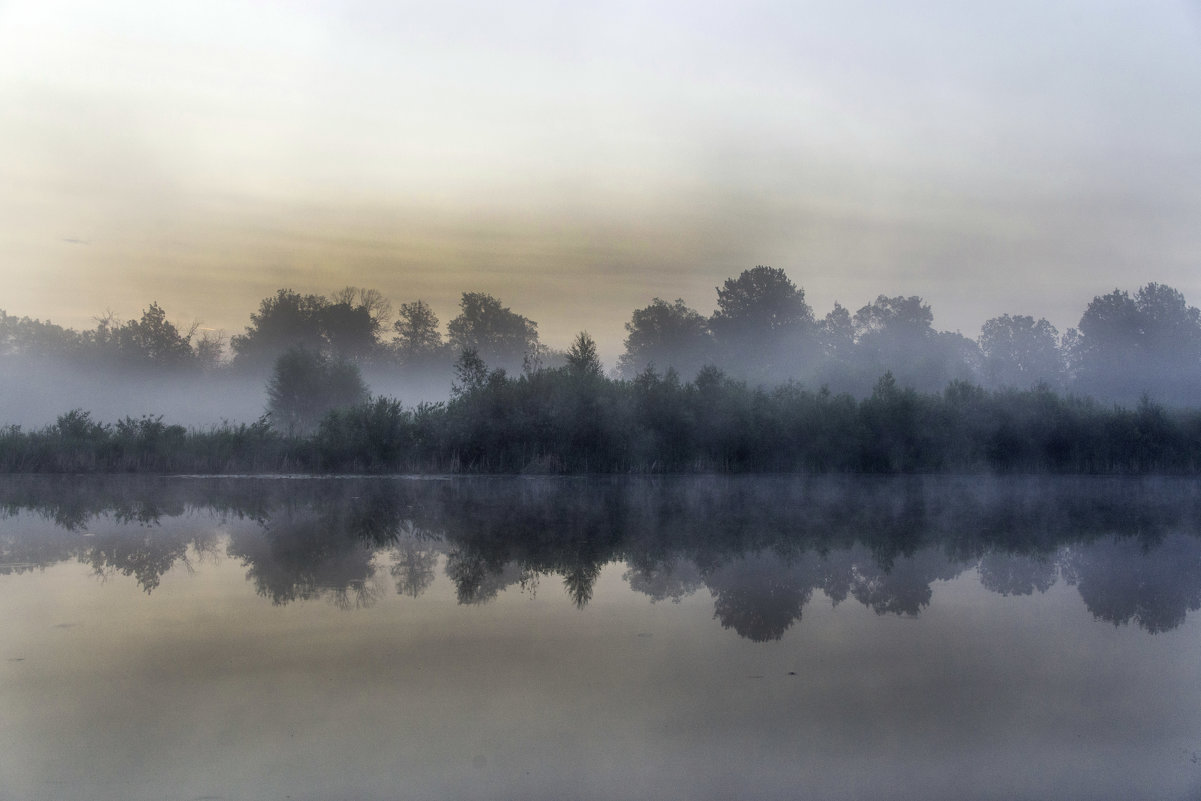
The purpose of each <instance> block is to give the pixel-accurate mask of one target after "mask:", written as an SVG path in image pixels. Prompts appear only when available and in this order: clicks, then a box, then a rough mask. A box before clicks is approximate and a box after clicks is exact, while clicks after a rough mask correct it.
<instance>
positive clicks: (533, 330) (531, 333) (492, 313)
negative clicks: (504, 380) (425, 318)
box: [447, 292, 538, 371]
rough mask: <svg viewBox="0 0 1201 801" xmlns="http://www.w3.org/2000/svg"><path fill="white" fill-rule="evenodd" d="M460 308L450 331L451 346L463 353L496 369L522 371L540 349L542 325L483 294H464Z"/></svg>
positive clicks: (449, 327) (449, 328) (452, 321)
mask: <svg viewBox="0 0 1201 801" xmlns="http://www.w3.org/2000/svg"><path fill="white" fill-rule="evenodd" d="M459 307H460V308H461V309H462V311H461V312H460V314H459V315H458V316H457V317H455V318H454V319H453V320H451V321H450V325H449V326H448V327H447V328H448V330H449V332H450V344H451V346H452V347H453V348H454V349H455V350H457V351H459V352H462V351H464V350H474V351H475V352H476V353H477V355H478V356H479V357H480V358H481V359H483V360H484V361H485V362H486V363H487V364H490V365H492V366H493V367H500V368H503V369H505V370H511V371H516V370H519V369H521V367H522V364H523V360H524V358H525V356H526V355H527V354H529V353H531V352H533V351H534V349H535V348H536V347H537V345H538V324H537V323H535V322H533V321H532V320H529V319H527V318H525V317H522V316H521V315H520V314H516V313H514V312H513V311H512V310H511V309H509V308H508V307H507V306H502V305H501V303H500V301H499V300H497V299H496V298H494V297H492V296H491V295H488V294H485V293H483V292H464V293H463V297H462V300H461V301H460V303H459Z"/></svg>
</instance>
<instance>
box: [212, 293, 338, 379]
mask: <svg viewBox="0 0 1201 801" xmlns="http://www.w3.org/2000/svg"><path fill="white" fill-rule="evenodd" d="M326 305H327V301H326V300H325V298H323V297H321V296H320V295H301V294H300V293H299V292H294V291H292V290H291V289H281V290H279V291H278V292H276V293H275V295H274V296H273V297H269V298H264V299H263V300H262V302H260V303H259V310H258V311H257V312H255V313H254V314H251V315H250V325H249V326H247V328H246V333H244V334H235V335H234V336H233V337H231V338H230V345H231V346H232V347H233V350H234V364H235V365H238V366H256V365H266V364H271V363H273V362H274V361H275V360H276V359H278V358H279V357H280V355H281V354H283V353H284V352H285V351H287V350H289V349H290V348H302V349H305V350H308V351H310V352H313V353H317V352H321V351H322V350H323V349H324V346H325V338H324V337H323V336H322V332H321V312H322V311H323V310H324V308H325V306H326Z"/></svg>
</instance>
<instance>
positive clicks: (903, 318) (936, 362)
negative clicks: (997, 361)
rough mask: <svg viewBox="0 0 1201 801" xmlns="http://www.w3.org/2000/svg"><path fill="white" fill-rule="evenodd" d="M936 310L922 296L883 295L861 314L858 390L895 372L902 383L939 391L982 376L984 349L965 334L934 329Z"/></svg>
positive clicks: (858, 324) (854, 369)
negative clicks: (978, 368) (955, 382)
mask: <svg viewBox="0 0 1201 801" xmlns="http://www.w3.org/2000/svg"><path fill="white" fill-rule="evenodd" d="M933 322H934V313H933V312H932V311H931V310H930V307H929V306H928V305H927V304H926V303H924V302H922V299H921V298H920V297H918V296H916V295H912V296H909V297H902V296H896V297H891V298H890V297H886V296H885V295H880V296H879V297H877V298H876V300H875V302H874V303H871V304H869V305H867V306H864V307H863V308H861V309H859V311H857V312H855V316H854V318H853V319H852V323H853V325H854V330H855V350H856V354H855V360H854V363H853V366H852V367H851V368H850V372H851V373H852V374H854V375H855V379H854V383H856V384H857V386H856V387H855V389H856V390H857V391H859V392H862V391H863V389H864V386H863V382H864V381H865V380H868V379H872V378H874V377H878V376H880V375H881V374H882V373H884V372H885V371H888V370H891V371H892V372H893V373H894V374H895V376H896V378H897V380H898V382H900V383H901V384H903V385H905V386H908V387H913V388H915V389H918V390H921V391H923V392H939V391H941V390H942V388H943V387H945V386H946V385H947V384H948V383H950V382H951V381H952V380H956V379H959V380H969V381H975V380H978V379H977V376H976V366H977V364H978V362H979V349H978V347H977V346H976V344H975V343H974V342H973V341H972V340H970V339H968V338H967V337H964V336H963V335H961V334H957V333H950V332H945V331H944V332H939V331H935V330H934V326H933Z"/></svg>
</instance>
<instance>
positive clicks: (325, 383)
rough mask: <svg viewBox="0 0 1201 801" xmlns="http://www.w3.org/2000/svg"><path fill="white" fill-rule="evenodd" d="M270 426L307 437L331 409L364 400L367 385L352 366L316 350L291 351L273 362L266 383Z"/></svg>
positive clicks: (355, 367)
mask: <svg viewBox="0 0 1201 801" xmlns="http://www.w3.org/2000/svg"><path fill="white" fill-rule="evenodd" d="M267 399H268V405H267V410H268V412H269V413H270V414H271V419H272V424H273V425H274V426H275V427H276V428H277V429H279V430H281V431H283V432H285V433H286V434H288V435H289V436H293V435H298V434H308V433H311V432H312V431H314V430H315V429H316V428H317V425H318V423H319V422H320V421H321V418H322V417H323V416H325V414H326V413H327V412H329V411H331V410H333V409H338V408H342V407H346V406H354V405H356V404H360V403H363V402H364V401H366V400H367V386H366V385H365V384H364V383H363V377H362V375H360V373H359V368H358V367H357V366H355V365H354V364H352V363H350V362H347V361H342V360H339V359H334V358H331V357H329V356H327V355H325V354H323V353H321V352H320V351H315V350H309V349H306V348H292V349H290V350H288V351H286V352H285V353H284V354H283V355H282V356H280V357H279V358H278V359H277V360H276V362H275V369H274V370H273V372H272V374H271V379H270V380H269V381H268V383H267Z"/></svg>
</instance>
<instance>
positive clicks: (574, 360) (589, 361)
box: [567, 331, 603, 378]
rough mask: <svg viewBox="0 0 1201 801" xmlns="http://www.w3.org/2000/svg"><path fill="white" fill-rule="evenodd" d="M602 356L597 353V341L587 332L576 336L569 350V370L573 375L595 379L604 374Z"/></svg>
mask: <svg viewBox="0 0 1201 801" xmlns="http://www.w3.org/2000/svg"><path fill="white" fill-rule="evenodd" d="M602 369H603V368H602V367H601V361H600V356H598V355H597V351H596V340H594V339H593V338H592V336H591V335H590V334H589V333H588V332H587V331H581V332H580V333H579V334H577V335H576V338H575V341H573V342H572V343H571V347H570V348H569V349H568V350H567V370H568V372H570V373H572V374H573V375H576V376H579V377H584V378H595V377H597V376H599V375H600V374H601V372H602Z"/></svg>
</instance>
